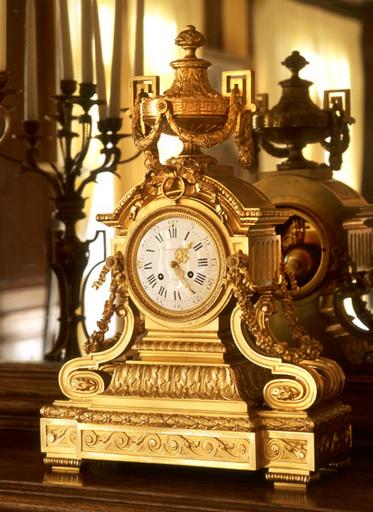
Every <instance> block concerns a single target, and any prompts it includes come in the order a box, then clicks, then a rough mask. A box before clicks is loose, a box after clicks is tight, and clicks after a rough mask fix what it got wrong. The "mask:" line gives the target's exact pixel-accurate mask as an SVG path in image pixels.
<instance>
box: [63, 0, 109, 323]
mask: <svg viewBox="0 0 373 512" xmlns="http://www.w3.org/2000/svg"><path fill="white" fill-rule="evenodd" d="M80 1H81V0H70V1H69V17H70V27H71V37H72V48H73V59H74V69H75V70H76V71H75V74H76V78H78V80H79V77H80V76H81V62H80V42H81V37H80ZM114 7H115V2H113V1H112V0H98V9H99V20H100V29H101V44H102V54H103V61H104V66H105V74H106V88H107V94H108V93H109V90H110V81H109V77H110V70H111V57H112V46H113V30H114ZM91 115H92V126H93V137H94V136H95V135H97V133H98V131H97V121H98V109H97V107H94V108H92V110H91ZM75 129H76V131H77V132H78V133H79V124H76V126H75ZM74 144H75V145H74V148H75V150H77V149H78V148H79V141H78V140H76V141H74ZM101 149H102V144H101V143H100V142H99V141H98V140H97V139H95V138H92V140H91V144H90V149H89V152H88V154H87V157H86V158H85V160H84V168H83V170H82V178H84V174H85V172H88V171H90V170H93V169H95V168H96V167H99V166H100V163H101V162H102V160H103V155H101V154H100V151H101ZM114 179H117V178H115V177H114V176H112V175H111V174H108V173H104V174H102V175H100V176H99V177H98V180H97V186H89V187H88V189H87V193H86V194H85V197H86V198H87V200H86V204H85V212H86V214H87V218H86V219H84V220H82V221H80V222H79V224H78V233H79V236H80V237H81V239H83V240H86V239H88V240H89V239H92V238H94V237H95V234H96V231H97V230H105V231H106V240H107V247H106V253H107V254H109V253H110V247H109V243H110V240H111V238H112V237H113V234H114V232H113V230H112V229H107V228H106V227H105V226H104V225H103V224H101V223H98V222H97V221H96V215H97V214H98V213H104V212H111V211H113V209H114ZM103 252H104V251H103V244H102V237H99V239H98V240H96V241H95V242H94V243H93V244H91V245H90V248H89V253H90V255H89V260H88V264H87V267H86V272H85V274H86V275H87V274H88V272H89V271H90V270H91V268H92V267H93V266H94V265H95V264H97V263H98V262H99V261H100V260H101V259H102V257H103ZM101 267H102V264H101V265H99V267H98V268H96V269H95V271H94V272H93V273H92V275H91V276H90V279H89V282H88V283H87V287H86V293H85V297H84V308H85V315H86V325H87V329H88V332H89V333H91V332H92V331H93V330H95V329H96V328H97V326H96V322H97V320H99V319H100V317H101V314H102V311H103V305H104V301H105V299H106V298H107V295H108V289H106V290H105V286H104V287H103V289H100V291H99V292H95V291H94V290H92V288H91V285H92V282H93V280H95V279H97V277H98V273H99V272H100V270H101ZM108 281H109V282H110V279H108ZM107 286H108V285H106V287H107Z"/></svg>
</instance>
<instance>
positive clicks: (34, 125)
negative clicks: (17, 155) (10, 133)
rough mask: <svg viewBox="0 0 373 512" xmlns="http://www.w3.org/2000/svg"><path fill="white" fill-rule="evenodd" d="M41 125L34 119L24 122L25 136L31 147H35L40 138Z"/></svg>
mask: <svg viewBox="0 0 373 512" xmlns="http://www.w3.org/2000/svg"><path fill="white" fill-rule="evenodd" d="M39 126H40V123H39V121H36V120H34V119H27V120H25V121H23V130H24V132H25V135H24V136H23V137H24V138H25V139H26V140H27V143H28V144H29V146H31V147H35V145H36V144H37V142H38V140H39V139H40V137H39V136H38V131H39Z"/></svg>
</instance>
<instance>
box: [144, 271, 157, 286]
mask: <svg viewBox="0 0 373 512" xmlns="http://www.w3.org/2000/svg"><path fill="white" fill-rule="evenodd" d="M146 279H147V280H148V283H149V284H150V285H151V287H152V288H154V286H155V285H156V284H157V278H156V277H155V275H154V274H150V276H148V277H147V278H146Z"/></svg>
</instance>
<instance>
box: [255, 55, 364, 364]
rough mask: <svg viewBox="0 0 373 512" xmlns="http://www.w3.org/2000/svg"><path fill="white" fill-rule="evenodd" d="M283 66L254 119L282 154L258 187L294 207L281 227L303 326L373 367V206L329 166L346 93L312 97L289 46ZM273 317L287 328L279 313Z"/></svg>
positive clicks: (264, 139) (342, 138) (344, 125)
mask: <svg viewBox="0 0 373 512" xmlns="http://www.w3.org/2000/svg"><path fill="white" fill-rule="evenodd" d="M283 64H284V65H285V66H286V67H287V68H288V69H289V70H291V73H292V75H291V77H290V78H289V79H287V80H284V81H283V82H280V85H281V86H282V88H283V94H282V97H281V99H280V101H279V103H278V104H277V105H275V106H274V107H273V108H272V109H271V110H268V108H266V107H265V108H263V109H262V110H261V111H259V112H258V113H257V114H256V115H255V116H254V118H253V125H254V131H255V134H256V136H257V137H258V139H259V144H260V145H261V146H262V148H263V149H264V150H265V151H268V152H269V153H270V154H272V155H274V156H277V157H279V158H283V159H285V158H286V160H284V161H283V162H282V163H280V164H279V165H278V166H277V167H278V171H276V172H265V173H262V179H261V180H260V181H259V182H257V183H256V184H255V185H256V186H257V187H258V188H259V189H260V190H261V191H262V192H264V193H265V194H266V195H267V196H268V197H270V198H271V200H272V201H273V202H274V203H275V204H276V205H277V206H281V207H286V208H291V209H292V215H291V217H290V219H289V220H288V221H287V222H286V223H285V224H283V225H282V226H281V227H280V228H279V230H278V232H280V233H281V235H282V251H283V256H284V259H285V262H286V263H287V264H288V266H289V267H290V268H291V269H292V271H293V273H294V276H295V278H296V280H297V284H298V290H297V291H296V292H295V300H294V305H295V309H296V312H297V315H298V316H299V317H300V319H301V322H302V324H303V325H305V326H306V328H307V330H308V331H309V332H310V333H311V334H312V335H313V336H315V337H317V338H318V339H319V340H320V341H322V343H323V345H324V353H325V354H327V355H328V356H330V357H333V359H334V358H335V359H337V360H338V361H339V362H340V363H341V364H342V365H343V366H344V367H345V368H350V369H351V368H352V367H354V366H355V367H356V366H359V367H360V370H361V369H362V368H363V367H364V366H365V367H366V368H368V367H370V368H372V363H373V315H372V313H371V311H370V310H369V307H368V304H367V300H366V297H365V296H366V295H368V294H369V293H370V292H371V288H372V285H373V229H372V226H373V205H370V204H368V203H367V202H366V200H365V199H364V198H363V197H362V196H361V195H360V194H359V193H358V192H356V191H355V190H353V189H352V188H350V187H348V186H347V185H345V184H344V183H342V182H341V181H338V180H336V179H334V178H333V172H332V171H333V170H338V169H340V167H341V163H342V153H343V152H344V151H345V150H346V149H347V147H348V144H349V140H350V139H349V124H350V123H352V122H353V119H352V118H351V117H350V97H349V91H348V90H340V91H338V90H332V91H325V98H324V108H323V109H321V108H319V107H318V106H317V105H316V104H314V103H313V102H312V101H311V99H310V97H309V92H308V88H309V86H310V85H311V84H312V82H309V81H307V80H303V79H302V78H300V77H299V71H300V70H301V69H302V68H303V67H304V66H305V65H306V64H307V61H306V60H305V59H304V58H303V57H302V56H301V55H300V54H299V52H296V51H294V52H293V53H292V54H291V55H290V56H289V57H287V59H285V61H284V62H283ZM314 142H320V143H321V144H322V146H323V147H324V148H325V149H326V150H327V151H328V152H329V154H330V157H329V165H326V164H318V163H315V162H311V161H308V160H306V159H305V158H304V156H303V154H302V149H303V148H304V147H305V146H306V145H307V144H309V143H314ZM275 143H276V144H280V146H278V145H275ZM273 323H276V324H277V326H276V331H277V332H281V333H284V332H286V326H284V325H283V322H282V321H281V319H280V318H279V317H278V316H277V318H275V319H273ZM370 371H371V370H370Z"/></svg>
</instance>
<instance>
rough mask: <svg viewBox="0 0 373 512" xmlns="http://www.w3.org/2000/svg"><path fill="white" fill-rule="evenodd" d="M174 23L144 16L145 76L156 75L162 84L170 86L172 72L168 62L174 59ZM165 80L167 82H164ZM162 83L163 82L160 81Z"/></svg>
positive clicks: (157, 17)
mask: <svg viewBox="0 0 373 512" xmlns="http://www.w3.org/2000/svg"><path fill="white" fill-rule="evenodd" d="M176 35H177V27H176V22H175V21H174V20H165V19H164V18H163V17H161V16H156V15H151V14H145V19H144V47H145V48H146V53H145V70H146V74H148V75H152V74H157V75H160V76H161V80H162V79H164V83H167V84H171V83H172V80H173V77H174V71H173V70H172V69H171V68H170V62H171V61H172V60H174V59H175V55H176V53H175V49H176V47H175V44H174V41H175V38H176ZM166 79H167V80H166ZM162 81H163V80H162Z"/></svg>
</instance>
